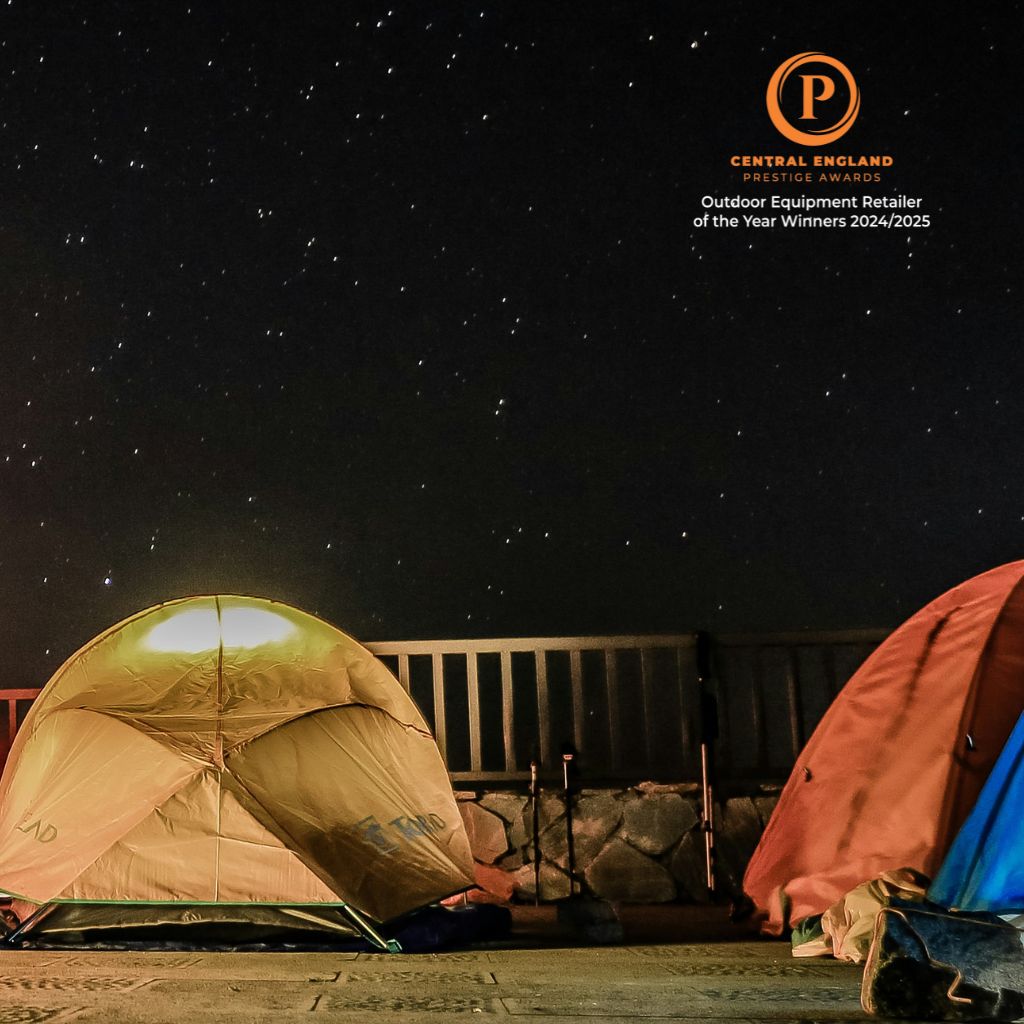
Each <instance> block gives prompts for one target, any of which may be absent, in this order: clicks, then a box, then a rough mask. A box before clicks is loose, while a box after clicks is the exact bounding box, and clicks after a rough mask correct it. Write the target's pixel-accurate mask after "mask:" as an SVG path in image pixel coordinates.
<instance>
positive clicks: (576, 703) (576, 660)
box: [569, 651, 587, 750]
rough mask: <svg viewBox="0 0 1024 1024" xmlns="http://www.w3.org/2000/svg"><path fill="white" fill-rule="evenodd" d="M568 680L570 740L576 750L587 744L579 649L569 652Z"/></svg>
mask: <svg viewBox="0 0 1024 1024" xmlns="http://www.w3.org/2000/svg"><path fill="white" fill-rule="evenodd" d="M569 682H570V685H571V687H572V742H573V746H575V748H576V749H577V750H581V749H582V748H583V747H585V746H586V744H587V734H586V729H585V726H586V721H585V719H584V714H585V712H584V709H583V665H582V662H581V656H580V652H579V651H570V652H569Z"/></svg>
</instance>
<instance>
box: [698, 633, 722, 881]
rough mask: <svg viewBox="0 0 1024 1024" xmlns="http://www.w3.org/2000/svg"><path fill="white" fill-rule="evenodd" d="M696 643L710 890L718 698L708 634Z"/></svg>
mask: <svg viewBox="0 0 1024 1024" xmlns="http://www.w3.org/2000/svg"><path fill="white" fill-rule="evenodd" d="M696 647H697V692H698V694H699V698H700V777H701V799H702V802H703V806H702V807H701V822H700V828H701V831H702V832H703V833H704V869H705V882H706V884H707V887H708V891H709V892H710V893H712V894H714V892H715V888H716V884H715V883H716V878H715V793H714V779H715V759H714V742H715V740H716V739H717V738H718V700H717V699H716V698H715V695H714V694H713V693H711V692H710V690H709V689H708V682H709V680H710V677H711V636H710V634H709V633H705V632H700V633H697V635H696Z"/></svg>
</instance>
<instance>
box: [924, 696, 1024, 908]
mask: <svg viewBox="0 0 1024 1024" xmlns="http://www.w3.org/2000/svg"><path fill="white" fill-rule="evenodd" d="M928 899H930V900H931V901H932V902H934V903H938V904H940V905H941V906H944V907H950V908H952V909H955V910H987V911H990V912H991V913H994V914H1008V913H1011V912H1020V911H1024V715H1021V717H1020V718H1019V719H1018V720H1017V724H1016V726H1014V729H1013V732H1012V733H1011V734H1010V738H1009V739H1008V740H1007V741H1006V745H1005V746H1004V747H1003V752H1002V753H1001V754H1000V755H999V760H998V761H996V763H995V766H994V767H993V769H992V773H991V774H990V775H989V777H988V781H987V782H986V783H985V786H984V788H983V789H982V791H981V795H980V796H979V797H978V802H977V803H976V804H975V805H974V809H973V810H972V811H971V813H970V814H969V815H968V817H967V820H966V821H965V822H964V824H963V827H962V828H961V829H960V831H959V833H958V834H957V837H956V839H955V840H954V841H953V845H952V846H951V847H950V850H949V853H948V854H947V855H946V859H945V861H944V862H943V864H942V868H941V869H940V871H939V874H938V877H937V878H936V879H935V881H934V882H933V883H932V887H931V888H930V889H929V890H928Z"/></svg>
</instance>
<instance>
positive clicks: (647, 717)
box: [640, 647, 654, 768]
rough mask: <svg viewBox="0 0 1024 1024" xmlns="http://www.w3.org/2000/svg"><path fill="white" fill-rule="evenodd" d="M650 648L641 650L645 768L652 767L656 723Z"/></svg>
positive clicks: (641, 705) (641, 700)
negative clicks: (652, 693)
mask: <svg viewBox="0 0 1024 1024" xmlns="http://www.w3.org/2000/svg"><path fill="white" fill-rule="evenodd" d="M650 654H651V652H650V648H648V647H641V648H640V707H641V710H642V712H643V718H642V719H641V721H642V722H643V723H644V767H645V768H650V767H651V749H652V746H653V740H654V738H653V736H652V735H651V734H652V733H653V732H654V722H653V721H652V720H651V712H652V711H653V710H654V701H653V700H652V699H651V665H650Z"/></svg>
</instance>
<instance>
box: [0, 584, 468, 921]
mask: <svg viewBox="0 0 1024 1024" xmlns="http://www.w3.org/2000/svg"><path fill="white" fill-rule="evenodd" d="M472 884H473V859H472V855H471V853H470V849H469V842H468V840H467V837H466V833H465V830H464V828H463V825H462V821H461V818H460V815H459V813H458V810H457V807H456V804H455V800H454V796H453V794H452V789H451V784H450V782H449V779H448V775H447V773H446V771H445V767H444V764H443V762H442V760H441V757H440V755H439V753H438V750H437V746H436V745H435V743H434V740H433V738H432V737H431V735H430V732H429V729H428V727H427V724H426V722H425V721H424V719H423V717H422V715H421V714H420V712H419V711H418V710H417V708H416V706H415V704H414V703H413V701H412V700H411V698H410V697H409V695H408V694H407V693H406V692H405V691H404V690H403V689H402V687H401V685H400V684H399V683H398V681H397V680H396V679H395V677H394V676H393V675H392V674H391V673H390V672H389V671H388V670H387V668H386V667H385V666H384V665H383V664H382V663H381V662H379V661H378V660H377V659H376V658H374V657H373V656H372V655H371V654H370V653H369V651H367V650H366V649H365V648H364V647H362V646H360V645H359V644H358V643H356V641H354V640H353V639H352V638H351V637H348V636H346V635H345V634H344V633H342V632H340V631H339V630H337V629H335V628H334V627H333V626H330V625H328V624H327V623H325V622H322V621H321V620H319V619H317V618H314V617H313V616H311V615H308V614H306V613H304V612H300V611H297V610H296V609H294V608H290V607H288V606H286V605H282V604H277V603H274V602H271V601H265V600H258V599H255V598H248V597H227V596H222V597H191V598H185V599H183V600H179V601H172V602H169V603H167V604H162V605H159V606H158V607H156V608H151V609H149V610H148V611H144V612H141V613H139V614H138V615H135V616H133V617H132V618H130V619H127V620H126V621H124V622H122V623H120V624H119V625H117V626H114V627H113V628H112V629H110V630H108V631H107V632H106V633H104V634H102V635H101V636H99V637H98V638H97V639H95V640H94V641H92V642H91V643H89V644H87V645H86V646H85V647H83V648H82V649H81V650H80V651H79V652H78V653H77V654H75V655H74V656H73V657H71V658H70V659H69V660H68V661H67V662H66V663H65V664H64V665H63V666H62V667H61V668H60V669H59V670H58V671H57V673H56V674H55V675H54V676H53V678H52V679H51V680H50V681H49V683H47V685H46V687H45V689H44V690H43V691H42V693H41V694H40V695H39V697H38V699H37V700H36V701H35V703H34V704H33V706H32V708H31V710H30V711H29V713H28V716H27V717H26V719H25V722H24V725H23V726H22V728H21V730H20V731H19V733H18V736H17V738H16V740H15V742H14V745H13V748H12V750H11V754H10V757H9V758H8V761H7V766H6V768H5V770H4V774H3V778H2V780H0V889H3V890H4V891H6V892H8V893H10V894H13V895H14V896H15V902H14V904H13V909H14V912H15V914H16V916H17V917H18V919H19V920H20V921H21V922H23V923H24V922H26V921H28V920H30V919H31V920H35V919H36V918H38V917H39V916H40V915H39V913H38V911H39V908H40V907H41V906H42V907H46V908H48V910H47V912H49V910H50V909H52V908H53V907H55V906H58V907H59V906H62V905H67V904H73V905H75V906H76V907H77V910H76V913H75V916H74V919H75V921H76V922H77V923H78V926H79V927H81V926H82V922H83V921H85V922H86V923H88V921H89V920H90V918H89V915H86V916H85V917H84V918H83V916H82V911H83V910H85V909H86V907H88V908H90V910H91V912H92V917H91V920H92V921H94V922H95V923H96V924H97V925H101V924H103V923H104V922H106V923H124V924H127V923H135V924H140V923H145V924H149V923H154V922H158V921H165V922H166V921H181V920H183V919H189V920H197V919H203V918H206V919H208V920H209V919H220V920H225V919H228V920H235V921H244V920H247V919H251V920H257V919H265V917H266V913H267V908H269V907H278V908H287V909H288V910H289V912H290V913H291V914H292V915H293V917H295V918H309V917H310V916H311V915H312V916H313V917H317V915H319V919H320V920H326V918H325V917H324V913H323V912H325V911H326V912H328V913H327V917H330V916H331V914H333V915H334V916H335V917H338V915H339V914H340V913H341V912H345V913H348V914H349V915H350V916H351V917H352V918H353V919H355V920H356V921H357V923H358V922H360V920H361V919H360V912H361V914H363V915H366V916H368V917H369V918H371V919H373V920H375V921H378V922H384V921H388V920H390V919H393V918H395V917H397V916H400V915H402V914H404V913H406V912H408V911H410V910H413V909H415V908H417V907H420V906H423V905H425V904H427V903H430V902H433V901H435V900H438V899H440V898H442V897H444V896H447V895H450V894H451V893H453V892H457V891H459V890H462V889H465V888H466V887H468V886H471V885H472ZM201 908H207V909H206V910H205V911H204V910H202V909H201ZM69 909H70V908H67V907H66V908H65V913H67V910H69ZM183 910H187V913H184V914H183ZM353 911H354V912H353ZM57 916H58V917H59V916H60V915H57ZM336 927H337V925H336ZM370 930H371V931H372V926H371V928H370Z"/></svg>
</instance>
